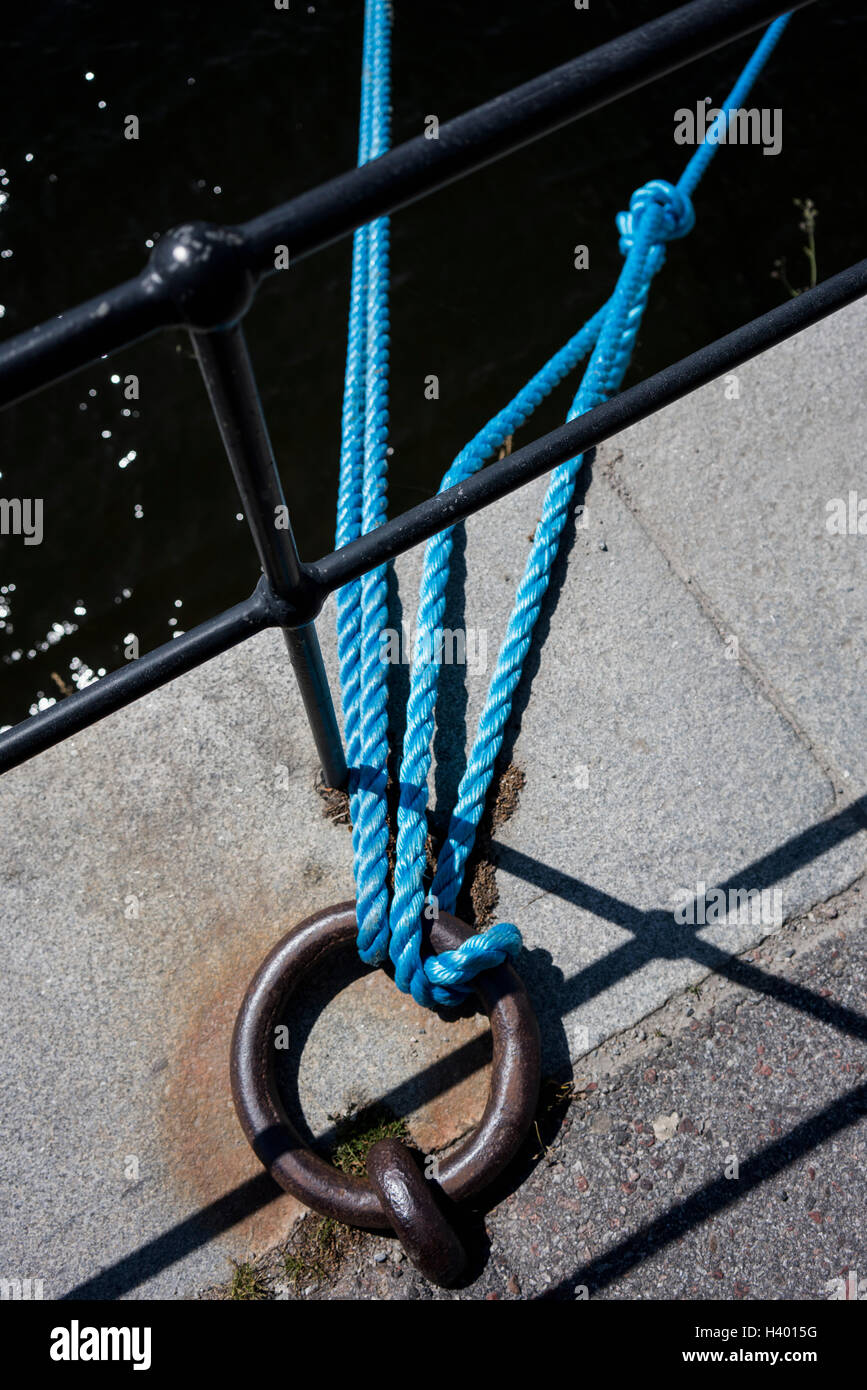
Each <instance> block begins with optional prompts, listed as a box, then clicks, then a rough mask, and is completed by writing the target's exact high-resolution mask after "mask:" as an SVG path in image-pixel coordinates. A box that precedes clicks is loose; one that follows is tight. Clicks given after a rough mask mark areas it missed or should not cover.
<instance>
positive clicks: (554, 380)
mask: <svg viewBox="0 0 867 1390" xmlns="http://www.w3.org/2000/svg"><path fill="white" fill-rule="evenodd" d="M789 18H790V16H789V15H785V16H783V17H781V18H780V19H778V20H775V21H774V23H773V24H771V25H770V26H769V28H768V29H767V30H766V32H765V34H764V35H763V37H762V39H761V41H760V43H759V44H758V46H757V47H756V49H755V51H754V53H753V55H752V57H751V58H750V60H749V62H748V63H747V64H746V66H745V67H744V69H743V71H742V72H741V74H740V76H739V78H738V80H737V82H736V84H735V86H734V87H733V89H732V91H731V93H730V94H729V97H728V99H727V101H726V103H725V106H724V107H722V108H721V114H720V116H718V117H717V119H716V121H715V123H714V126H713V127H711V130H712V131H717V132H718V131H719V130H720V128H721V126H722V124H723V123H726V122H727V121H728V118H729V113H730V112H731V111H733V110H736V109H737V108H739V107H740V105H741V103H742V102H743V100H744V99H745V98H746V96H747V94H748V92H749V90H750V88H751V87H752V85H753V83H754V82H755V80H756V77H757V76H758V74H759V73H760V71H761V69H762V67H763V66H764V64H765V63H766V62H767V60H768V58H769V57H770V54H771V52H772V51H773V49H774V47H775V46H776V44H777V42H778V40H779V38H780V35H781V34H782V32H783V29H784V28H785V26H786V24H787V22H788V19H789ZM388 25H389V15H388V5H387V3H383V0H368V4H367V7H366V12H365V36H364V69H363V81H362V107H361V135H360V140H359V163H364V162H365V161H366V159H369V158H375V157H376V155H377V154H380V153H382V151H383V149H384V148H385V143H383V142H384V141H386V140H387V131H388V111H387V106H388V96H389V89H390V88H389V82H390V76H389V66H388ZM710 133H711V132H708V134H710ZM716 149H717V144H716V143H708V142H707V140H706V141H705V143H704V144H702V145H700V146H699V148H698V149H697V151H696V153H695V154H694V155H693V156H692V158H691V159H690V161H689V162H688V164H687V166H686V168H685V170H684V172H683V174H682V176H681V178H680V180H679V181H678V183H677V184H676V185H672V184H670V183H667V182H665V181H664V180H662V179H654V180H652V181H651V182H649V183H647V184H645V185H643V187H641V188H639V189H637V190H636V192H635V193H633V195H632V198H631V199H630V204H629V210H628V211H627V212H621V213H619V214H618V216H617V229H618V231H619V233H620V243H619V244H620V250H621V253H622V254H623V255H624V257H625V263H624V266H623V269H622V271H621V272H620V275H619V277H618V280H617V284H616V286H615V289H614V292H613V294H612V295H611V298H610V299H609V300H608V302H607V303H606V304H605V305H604V306H603V307H602V309H600V310H599V312H598V313H597V314H595V315H594V317H593V318H592V319H590V320H589V322H588V323H586V324H585V325H584V327H583V328H582V329H581V330H580V331H579V332H578V333H576V334H575V336H574V337H573V338H571V339H570V340H569V342H568V343H567V344H566V345H565V347H563V348H561V349H560V351H559V352H557V353H555V355H554V356H553V357H552V358H551V359H550V360H549V361H548V362H547V363H546V364H545V366H544V367H542V369H541V370H540V371H539V372H537V373H536V375H535V376H534V377H533V378H532V380H531V381H529V382H528V383H527V385H526V386H524V387H523V388H522V389H521V390H520V391H519V392H518V394H517V395H516V396H515V397H514V399H513V400H512V401H510V402H509V404H508V405H507V406H506V407H505V409H503V410H502V411H500V413H499V414H498V415H496V416H495V417H494V419H493V420H491V421H490V422H489V423H488V424H487V425H486V426H485V427H484V429H482V430H481V431H480V432H479V433H478V434H477V435H476V436H475V438H474V439H473V440H472V441H471V442H470V443H469V444H468V445H467V446H466V447H465V448H464V449H463V450H462V451H461V453H460V454H459V455H458V457H457V458H456V459H455V461H454V463H453V464H452V465H451V467H450V468H449V470H448V472H447V473H446V475H445V477H444V478H443V480H442V483H441V484H440V491H443V490H445V489H446V488H449V487H452V486H454V485H455V484H457V483H460V482H462V481H463V480H464V479H466V478H468V477H470V476H471V475H472V474H473V473H475V472H477V471H478V469H480V468H481V467H482V466H483V465H484V464H485V463H486V462H487V461H488V460H489V459H490V458H491V457H492V456H493V455H494V454H495V453H496V451H497V450H498V449H499V447H500V446H501V445H502V444H503V443H504V442H505V440H506V439H507V438H508V436H509V435H511V434H513V433H514V432H515V430H516V429H517V428H518V427H519V426H520V425H522V424H523V423H524V422H525V421H526V420H527V419H528V418H529V417H530V415H532V413H533V411H534V410H535V409H536V407H537V406H538V405H539V403H540V402H541V401H542V400H543V399H544V398H545V397H546V396H547V395H548V394H550V392H551V391H552V390H553V389H554V387H555V386H557V385H558V384H559V383H560V382H561V381H562V380H563V379H564V378H565V377H566V376H567V375H568V374H569V373H570V372H571V371H572V370H573V369H574V368H575V367H576V366H577V365H578V363H579V362H581V361H583V359H584V358H585V357H587V356H588V355H589V356H590V361H589V363H588V366H587V368H586V370H585V373H584V377H583V379H582V381H581V384H580V387H579V390H578V393H577V395H576V396H575V398H574V400H573V402H572V406H571V409H570V411H569V414H568V419H570V420H572V419H575V418H576V416H578V415H582V414H584V413H585V412H586V411H588V410H592V409H593V408H594V407H595V406H597V405H599V404H601V402H603V401H604V400H606V399H608V398H609V397H610V396H611V395H613V394H614V393H615V392H616V391H617V390H618V389H619V387H620V384H621V382H622V380H623V376H624V374H625V372H626V369H627V367H628V365H629V361H630V358H631V355H632V349H633V347H634V344H635V337H636V334H637V332H638V328H639V325H640V323H641V320H642V316H643V314H644V310H645V308H646V305H647V298H648V294H649V291H650V285H651V282H652V280H653V277H654V275H656V274H657V273H658V271H659V270H660V269H661V267H662V265H663V263H664V261H665V254H666V245H667V243H668V242H669V241H672V240H674V239H676V238H678V237H682V236H686V235H687V233H688V232H689V231H690V230H691V229H692V227H693V224H694V222H695V213H694V210H693V206H692V194H693V192H694V191H695V188H696V187H697V185H698V183H699V180H700V179H701V177H702V175H703V174H704V172H705V170H706V168H707V166H708V164H709V163H710V160H711V159H712V158H713V155H714V153H715V152H716ZM387 238H388V230H387V222H386V219H381V220H380V221H379V222H374V223H372V224H371V225H370V228H369V229H368V230H367V231H365V229H364V228H362V229H359V231H358V232H356V234H355V242H354V246H353V269H352V291H351V297H350V315H349V344H348V350H347V366H346V386H345V395H344V413H343V445H342V452H341V469H340V491H339V500H338V528H337V544H338V545H343V544H345V543H346V542H347V541H348V540H351V539H353V537H354V536H356V535H358V534H359V533H360V531H362V530H364V531H366V530H369V529H370V528H371V526H373V525H377V524H379V522H380V521H381V520H384V517H385V452H386V445H385V440H386V429H387V410H388V402H387V381H386V373H387V360H388V303H387V266H388V240H387ZM365 364H366V372H365V371H364V365H365ZM362 422H363V425H364V428H363V429H362ZM582 462H583V455H579V456H577V457H576V458H574V459H571V460H569V461H568V462H567V463H564V464H561V465H560V467H559V468H557V469H556V470H555V471H554V473H553V474H552V476H551V482H550V484H549V487H548V491H547V493H546V496H545V502H544V505H543V510H542V517H541V520H540V522H539V525H538V526H537V528H536V533H535V537H534V540H533V544H532V547H531V550H530V554H529V557H528V560H527V565H526V569H525V572H524V575H523V578H522V580H521V582H520V584H519V586H518V591H517V594H516V598H515V604H514V607H513V610H512V614H511V617H510V619H509V622H508V625H507V629H506V634H505V637H504V639H503V643H502V646H501V648H500V651H499V654H498V657H497V663H496V667H495V669H494V673H493V676H492V678H491V683H490V687H489V689H488V695H487V698H486V701H485V706H484V709H483V711H482V714H481V717H480V720H479V728H478V733H477V735H476V739H475V742H474V744H473V747H472V750H471V752H470V755H469V758H468V759H467V765H466V769H465V771H464V775H463V777H462V779H461V782H460V786H459V788H458V795H457V804H456V805H455V808H454V811H453V812H452V816H451V820H450V823H449V827H448V831H447V834H446V838H445V841H444V843H443V845H442V848H441V849H440V853H439V858H438V861H437V868H436V873H435V875H434V879H433V884H432V888H431V895H430V896H431V897H432V898H433V901H434V903H435V910H438V909H440V908H442V909H443V910H444V911H446V912H451V911H453V910H454V906H455V903H456V900H457V896H458V893H459V892H460V888H461V884H462V882H463V875H464V870H465V867H466V863H467V860H468V858H469V855H470V853H471V851H472V847H473V843H474V840H475V834H476V829H477V827H478V824H479V820H480V819H481V815H482V811H483V809H484V805H485V800H486V797H487V793H488V789H489V787H490V782H491V778H492V775H493V771H494V766H495V764H496V760H497V757H498V755H499V752H500V749H501V747H502V741H503V734H504V731H505V727H506V723H507V721H508V718H509V714H510V712H511V707H512V699H513V696H514V693H515V690H516V688H517V685H518V682H519V681H520V678H521V674H522V670H523V663H524V659H525V657H526V655H527V652H528V650H529V646H530V642H531V639H532V634H533V629H534V626H535V623H536V620H537V618H538V615H539V611H540V608H541V603H542V599H543V597H544V594H545V591H546V589H547V587H548V582H549V579H550V574H551V567H552V565H553V562H554V558H555V556H556V554H557V549H558V546H559V542H560V536H561V534H562V531H563V527H564V525H565V523H566V520H567V517H568V515H569V508H570V505H571V501H572V497H573V494H574V490H575V481H576V478H577V475H578V471H579V469H580V468H581V464H582ZM453 530H454V528H452V527H448V528H447V529H446V530H444V531H441V532H440V533H439V534H438V535H436V536H434V537H433V538H432V539H431V540H430V541H429V542H428V544H427V547H426V551H425V560H424V570H423V576H422V583H421V592H420V597H419V607H418V616H417V623H416V634H417V640H416V651H415V653H414V661H413V665H412V668H411V678H410V693H409V700H408V705H407V720H406V733H405V736H404V744H403V752H402V760H401V767H400V800H399V804H398V811H397V839H396V858H395V869H394V894H393V899H392V903H391V907H390V910H389V908H388V904H387V889H386V879H387V845H388V830H387V811H386V798H385V789H386V780H387V771H386V760H387V718H386V684H385V671H386V666H385V663H384V662H383V661H382V660H381V659H380V658H381V646H380V637H381V633H382V630H383V628H384V627H385V626H386V624H387V621H388V619H387V611H386V601H385V567H383V568H381V569H380V570H377V571H376V572H375V574H374V575H373V576H366V578H365V579H364V580H361V581H357V582H356V583H354V584H350V585H347V586H346V588H344V589H343V590H341V591H340V593H339V594H338V651H339V655H340V670H341V686H342V692H343V707H344V721H345V730H346V742H347V756H348V760H349V763H350V766H351V768H352V774H351V776H352V781H351V797H352V800H351V810H352V821H353V848H354V855H355V876H356V884H357V893H358V924H359V934H358V944H359V951H360V953H361V956H362V958H363V959H364V960H366V961H370V962H376V963H379V962H381V961H382V960H384V959H385V956H386V952H387V953H388V954H389V955H390V957H391V960H392V961H393V963H394V967H395V981H396V983H397V985H398V987H399V988H400V989H402V990H404V991H406V992H410V993H411V994H412V995H413V997H414V998H415V999H416V1000H417V1001H418V1002H419V1003H421V1004H425V1005H428V1006H432V1005H435V1004H454V1003H456V1002H458V1001H459V1000H460V999H461V998H462V997H463V996H464V995H465V994H466V993H467V992H468V989H469V987H470V985H469V982H470V981H471V980H472V979H473V977H474V976H475V975H477V974H478V973H479V972H480V971H482V970H486V969H488V968H490V967H491V966H493V965H498V964H500V962H501V961H503V960H504V959H506V958H507V957H510V956H515V955H516V954H517V953H518V951H519V950H520V946H521V937H520V933H519V932H518V930H517V928H516V927H515V926H513V925H512V924H511V923H502V924H500V925H498V926H495V927H491V928H489V929H488V930H487V931H483V932H479V933H477V934H476V935H474V936H471V937H470V938H469V939H468V940H467V941H466V942H464V944H463V946H461V947H460V948H459V949H458V950H454V951H446V952H443V953H441V954H440V955H438V956H434V957H430V958H428V959H423V958H422V952H421V945H422V919H423V915H424V913H425V904H426V901H427V899H426V895H425V889H424V875H425V871H426V866H427V861H426V854H425V841H426V835H427V815H426V812H427V798H428V786H427V784H428V776H429V773H430V767H431V743H432V739H433V729H434V714H435V707H436V694H437V682H438V677H439V665H440V660H439V658H440V648H439V643H438V642H437V634H438V633H440V632H441V623H442V621H443V617H444V614H445V603H446V586H447V583H448V576H449V566H450V560H451V552H452V537H453ZM368 581H369V582H368ZM374 652H375V655H374Z"/></svg>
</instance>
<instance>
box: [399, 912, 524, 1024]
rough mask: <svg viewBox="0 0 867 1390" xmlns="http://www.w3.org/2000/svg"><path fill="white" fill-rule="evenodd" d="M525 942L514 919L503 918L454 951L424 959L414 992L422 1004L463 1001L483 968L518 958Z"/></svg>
mask: <svg viewBox="0 0 867 1390" xmlns="http://www.w3.org/2000/svg"><path fill="white" fill-rule="evenodd" d="M522 945H523V942H522V940H521V933H520V932H519V931H518V928H517V927H516V926H515V925H514V923H513V922H500V923H499V924H498V925H497V926H495V927H488V928H487V930H485V931H481V932H477V933H476V934H475V936H468V937H467V939H466V941H464V942H463V943H462V945H460V946H458V947H457V948H456V949H455V950H453V951H440V953H439V955H437V956H429V957H428V959H427V960H426V961H424V963H423V965H422V968H421V970H420V971H418V972H417V973H416V975H415V977H414V978H413V980H412V983H411V985H410V993H411V994H412V995H413V997H414V999H415V1000H416V1002H417V1003H419V1004H425V1005H427V1007H428V1008H430V1007H431V1005H432V1004H445V1005H454V1004H457V1003H460V1001H461V999H463V998H464V997H465V996H466V995H468V994H469V993H470V991H471V989H472V980H473V977H474V976H475V975H480V974H481V973H482V971H483V970H493V969H494V967H495V966H497V965H502V964H503V961H505V960H514V959H515V957H516V956H517V955H518V954H519V953H520V950H521V947H522Z"/></svg>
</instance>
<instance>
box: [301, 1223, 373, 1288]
mask: <svg viewBox="0 0 867 1390" xmlns="http://www.w3.org/2000/svg"><path fill="white" fill-rule="evenodd" d="M360 1239H361V1232H360V1231H354V1230H351V1229H350V1228H349V1227H348V1226H341V1225H340V1223H339V1222H338V1221H335V1220H334V1218H333V1217H331V1216H322V1217H312V1216H311V1217H309V1218H307V1217H305V1218H304V1220H303V1221H301V1222H300V1224H299V1226H298V1228H297V1231H296V1234H295V1237H294V1240H293V1245H292V1249H291V1250H287V1251H286V1253H285V1255H284V1256H283V1270H284V1273H285V1275H286V1278H287V1279H288V1280H289V1281H290V1283H291V1284H292V1287H293V1288H295V1289H297V1288H298V1287H299V1286H300V1285H302V1284H310V1283H314V1284H319V1283H322V1282H323V1281H324V1280H326V1279H332V1278H333V1277H334V1276H335V1275H336V1274H337V1273H338V1272H339V1270H340V1268H341V1266H342V1264H343V1262H344V1260H345V1258H346V1256H347V1255H348V1254H349V1253H350V1251H351V1250H354V1249H355V1248H356V1247H357V1245H358V1243H359V1241H360Z"/></svg>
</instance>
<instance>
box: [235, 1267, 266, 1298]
mask: <svg viewBox="0 0 867 1390" xmlns="http://www.w3.org/2000/svg"><path fill="white" fill-rule="evenodd" d="M232 1263H233V1264H234V1265H235V1270H234V1273H233V1274H232V1284H231V1287H230V1289H229V1297H230V1298H232V1299H235V1300H236V1301H237V1302H242V1303H246V1302H250V1301H257V1300H259V1299H262V1298H267V1297H268V1290H267V1288H266V1286H265V1282H264V1280H263V1279H262V1278H261V1276H260V1275H259V1274H258V1273H257V1272H256V1270H255V1269H254V1268H253V1266H252V1265H251V1264H249V1263H245V1264H240V1265H239V1264H236V1263H235V1261H234V1260H233V1261H232Z"/></svg>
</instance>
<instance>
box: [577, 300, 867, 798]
mask: <svg viewBox="0 0 867 1390" xmlns="http://www.w3.org/2000/svg"><path fill="white" fill-rule="evenodd" d="M865 337H867V304H865V303H864V302H863V300H862V301H859V302H858V303H855V304H852V305H850V306H849V307H848V308H847V309H844V310H842V311H841V312H840V313H839V314H835V315H834V316H833V317H832V318H830V319H825V320H824V322H822V323H819V324H816V325H815V327H813V328H810V329H807V330H805V331H804V332H803V333H799V334H798V335H797V336H796V337H795V338H792V339H790V340H789V341H788V342H786V343H782V344H781V345H780V346H779V347H778V348H776V349H775V350H774V351H773V352H770V353H765V354H764V355H763V356H761V357H757V358H754V359H753V361H751V362H748V363H747V364H746V365H745V366H743V367H742V368H740V369H739V370H738V372H737V373H736V374H735V375H734V376H733V377H732V378H724V379H722V380H720V381H715V382H712V383H711V384H710V385H708V386H705V387H704V388H703V389H702V390H701V391H696V392H695V393H694V394H693V395H692V396H689V397H688V398H687V399H686V400H684V401H681V402H680V403H679V404H678V405H677V406H676V407H675V408H674V409H673V410H665V411H662V412H661V413H660V414H659V415H657V416H655V417H654V418H653V419H652V420H645V421H643V422H642V423H641V424H639V425H635V426H634V427H633V428H632V429H630V430H626V431H624V433H623V434H622V435H619V436H618V437H617V439H616V440H611V441H610V442H609V443H608V444H606V445H605V446H604V449H603V450H602V451H601V452H602V458H603V460H604V461H605V462H606V463H608V464H609V465H610V471H611V474H612V475H613V478H614V479H615V481H616V482H617V483H618V484H619V485H620V488H621V492H622V495H624V496H625V497H626V499H627V500H628V502H629V504H630V506H631V507H632V508H633V509H634V511H635V513H636V515H637V516H638V518H639V520H640V522H641V524H642V526H643V527H644V529H645V530H646V532H647V534H648V535H649V536H651V537H652V538H653V540H654V541H655V543H656V544H658V545H661V546H662V548H663V549H664V551H665V553H666V555H668V556H669V558H670V559H671V562H672V564H673V566H674V568H675V569H676V571H677V573H678V574H679V575H680V576H681V577H682V578H684V579H686V580H687V582H688V583H689V584H690V586H691V587H692V588H693V590H694V591H695V592H697V593H698V594H699V595H700V597H701V601H702V602H703V603H704V605H705V607H706V611H708V613H709V615H710V616H712V618H713V620H714V621H715V623H716V624H717V626H718V629H719V631H720V633H721V635H723V637H724V639H725V640H726V641H728V642H729V644H730V645H731V643H732V639H734V640H735V641H736V642H737V644H738V646H739V648H740V657H741V659H742V660H744V661H746V662H748V663H750V665H751V666H752V667H753V668H754V669H755V670H756V671H757V672H759V673H760V675H761V677H762V678H763V679H764V680H765V681H766V682H767V683H768V685H769V687H770V688H771V689H772V691H774V692H776V698H777V699H778V700H779V701H780V703H781V707H782V708H784V710H785V712H786V713H787V715H788V717H790V718H791V720H792V722H793V723H794V724H795V725H796V726H797V727H798V728H799V729H800V730H801V731H802V733H803V735H804V738H805V741H808V742H809V743H811V744H812V746H813V749H814V753H815V755H816V756H817V757H818V758H819V759H820V760H821V761H822V762H823V763H824V764H825V765H827V766H828V767H829V768H830V769H831V770H832V771H833V773H834V774H835V777H836V780H837V781H838V782H839V784H840V786H841V788H842V790H843V791H845V792H848V793H849V794H850V795H852V796H859V795H863V794H864V792H865V790H867V739H865V738H864V690H865V687H867V640H865V639H867V604H865V594H867V473H865V467H864V452H865V439H867V391H865V386H867V372H865V365H864V342H865ZM735 393H736V394H735Z"/></svg>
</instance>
